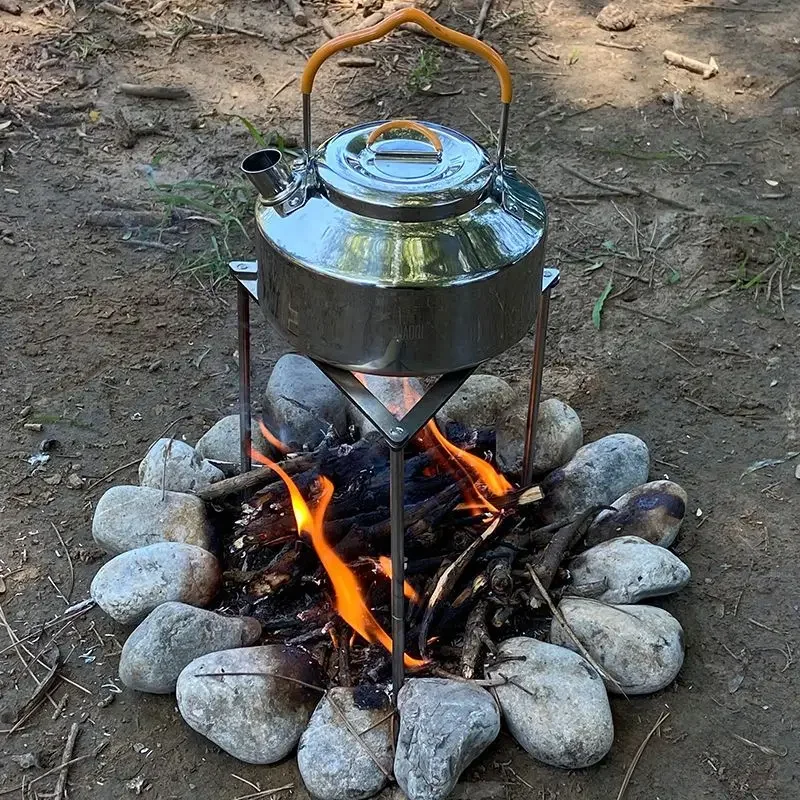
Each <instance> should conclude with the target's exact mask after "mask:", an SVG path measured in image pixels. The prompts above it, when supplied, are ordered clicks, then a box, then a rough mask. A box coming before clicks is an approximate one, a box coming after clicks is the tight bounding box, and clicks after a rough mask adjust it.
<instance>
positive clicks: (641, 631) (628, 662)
mask: <svg viewBox="0 0 800 800" xmlns="http://www.w3.org/2000/svg"><path fill="white" fill-rule="evenodd" d="M559 608H560V610H561V613H562V614H563V615H564V619H565V621H566V623H567V625H569V626H570V628H571V629H572V631H573V632H574V634H575V636H577V638H578V639H579V640H580V641H581V643H582V644H583V646H584V647H585V648H586V650H588V652H589V653H590V655H591V656H592V658H593V659H594V660H595V661H596V662H597V663H598V664H599V665H600V666H601V667H602V668H603V669H604V670H605V671H606V672H607V673H608V674H609V675H610V676H611V677H612V678H614V679H615V680H616V682H617V684H619V685H616V684H615V683H613V682H612V681H608V680H607V681H606V686H607V688H608V690H609V691H610V692H617V693H620V694H621V693H624V694H626V695H634V694H650V693H651V692H657V691H659V690H660V689H663V688H664V687H665V686H669V684H670V683H672V681H674V680H675V677H676V676H677V674H678V672H679V671H680V668H681V666H682V665H683V653H684V642H683V629H682V628H681V626H680V623H679V622H678V620H676V619H675V617H673V616H672V615H671V614H669V613H667V612H666V611H664V610H663V609H661V608H656V607H655V606H631V605H617V606H612V605H606V604H605V603H599V602H597V601H596V600H586V599H582V598H578V597H565V598H564V599H563V600H562V601H561V603H560V604H559ZM550 641H551V642H553V644H559V645H561V646H563V647H568V648H569V649H570V650H575V649H576V645H575V643H574V641H573V640H572V638H571V637H570V636H569V634H568V633H567V632H566V631H565V630H564V628H563V627H562V626H561V624H560V623H559V622H558V620H556V619H553V621H552V624H551V626H550Z"/></svg>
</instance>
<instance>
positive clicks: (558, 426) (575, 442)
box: [497, 397, 583, 475]
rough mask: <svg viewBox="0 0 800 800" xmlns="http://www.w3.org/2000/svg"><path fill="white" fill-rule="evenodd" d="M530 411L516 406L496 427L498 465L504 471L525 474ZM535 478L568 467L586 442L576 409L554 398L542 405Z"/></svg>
mask: <svg viewBox="0 0 800 800" xmlns="http://www.w3.org/2000/svg"><path fill="white" fill-rule="evenodd" d="M527 417H528V409H527V407H523V406H514V407H513V408H511V409H509V410H508V412H507V413H506V414H505V416H504V417H503V418H502V420H501V422H500V425H499V427H498V428H497V464H498V466H499V467H500V469H501V470H502V471H503V472H508V473H512V474H517V473H519V472H521V471H522V459H523V455H524V450H525V429H526V426H527ZM537 419H538V422H537V426H536V444H535V447H534V452H533V471H534V475H544V474H545V473H547V472H550V471H552V470H554V469H556V468H557V467H560V466H562V465H563V464H566V463H567V462H568V461H569V460H570V459H571V458H572V457H573V456H574V455H575V453H576V451H577V450H578V448H579V447H580V446H581V444H582V443H583V427H582V426H581V420H580V417H579V416H578V415H577V413H576V412H575V410H574V409H572V408H571V407H570V406H568V405H567V404H566V403H562V402H561V400H558V399H557V398H555V397H551V398H549V399H548V400H544V401H543V402H542V403H540V404H539V415H538V417H537Z"/></svg>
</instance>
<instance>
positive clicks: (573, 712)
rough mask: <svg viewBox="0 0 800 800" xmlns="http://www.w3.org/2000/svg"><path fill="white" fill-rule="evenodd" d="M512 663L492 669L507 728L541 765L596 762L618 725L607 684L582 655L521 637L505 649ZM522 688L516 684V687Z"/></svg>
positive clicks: (577, 765)
mask: <svg viewBox="0 0 800 800" xmlns="http://www.w3.org/2000/svg"><path fill="white" fill-rule="evenodd" d="M499 655H500V658H501V659H502V658H508V659H510V660H508V661H506V662H504V663H501V664H498V666H496V667H494V668H492V669H489V670H488V675H489V677H490V678H493V679H500V678H501V677H504V678H508V679H510V682H509V683H506V684H504V685H501V686H497V687H496V688H495V690H494V691H495V693H496V695H497V699H498V700H499V702H500V708H501V709H502V711H503V717H504V719H505V721H506V725H507V726H508V729H509V730H510V731H511V734H512V735H513V736H514V738H515V739H516V740H517V742H518V743H519V744H520V746H521V747H523V748H524V749H525V751H526V752H527V753H529V754H530V755H531V756H533V757H534V758H535V759H537V760H538V761H543V762H544V763H545V764H550V765H551V766H554V767H561V768H563V769H582V768H583V767H589V766H591V765H592V764H595V763H597V762H598V761H600V759H601V758H603V757H604V756H605V755H606V753H608V751H609V750H610V749H611V745H612V744H613V743H614V722H613V720H612V718H611V707H610V706H609V703H608V695H607V693H606V689H605V687H604V686H603V681H602V679H601V678H600V676H599V675H598V674H597V672H596V671H595V670H594V668H593V667H591V666H590V665H589V664H588V662H586V661H585V660H584V659H583V658H581V656H579V655H577V654H576V653H573V652H572V651H570V650H566V649H564V648H563V647H556V646H555V645H552V644H547V643H546V642H540V641H538V640H537V639H529V638H527V637H524V636H518V637H516V638H514V639H507V640H506V641H505V642H503V643H502V644H501V645H500V648H499ZM514 684H517V685H514Z"/></svg>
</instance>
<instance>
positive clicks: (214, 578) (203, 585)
mask: <svg viewBox="0 0 800 800" xmlns="http://www.w3.org/2000/svg"><path fill="white" fill-rule="evenodd" d="M221 579H222V576H221V573H220V568H219V562H218V561H217V559H216V558H215V557H214V556H213V555H211V553H209V552H208V551H207V550H203V549H202V548H200V547H195V546H194V545H190V544H178V543H177V542H160V543H159V544H151V545H148V546H147V547H140V548H139V549H137V550H129V551H128V552H127V553H121V554H120V555H118V556H114V558H112V559H111V561H109V562H108V563H107V564H104V565H103V566H102V567H100V569H99V570H98V572H97V574H96V575H95V576H94V580H93V581H92V585H91V587H90V594H91V596H92V598H93V599H94V600H95V602H96V603H97V605H99V606H100V608H102V609H103V611H105V612H106V614H108V616H109V617H111V618H112V619H114V620H116V621H117V622H119V623H121V624H123V625H135V624H137V623H139V622H141V621H142V620H143V619H144V618H145V617H146V616H147V615H148V614H149V613H150V612H151V611H152V610H153V609H154V608H157V607H158V606H160V605H161V604H162V603H167V602H169V601H170V600H175V601H178V602H181V603H188V604H189V605H192V606H207V605H208V604H209V603H210V602H211V601H212V600H213V599H214V597H215V595H216V594H217V591H218V590H219V587H220V582H221Z"/></svg>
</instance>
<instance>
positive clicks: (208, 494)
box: [197, 453, 319, 503]
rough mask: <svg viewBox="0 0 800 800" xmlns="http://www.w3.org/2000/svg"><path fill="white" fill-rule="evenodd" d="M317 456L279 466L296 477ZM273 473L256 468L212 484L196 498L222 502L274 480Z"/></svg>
mask: <svg viewBox="0 0 800 800" xmlns="http://www.w3.org/2000/svg"><path fill="white" fill-rule="evenodd" d="M318 457H319V456H318V454H316V453H307V454H304V455H301V456H297V458H290V459H288V460H286V461H281V462H280V466H281V467H282V468H283V470H284V471H285V472H286V474H287V475H296V474H297V473H298V472H305V471H306V470H307V469H311V468H312V467H313V466H314V464H315V463H316V461H317V459H318ZM274 478H275V473H274V472H273V470H272V468H271V467H258V468H257V469H252V470H250V472H244V473H242V474H241V475H234V476H233V477H232V478H225V479H224V480H221V481H217V482H216V483H212V484H211V485H210V486H207V487H206V488H205V489H201V490H200V491H199V492H197V496H198V497H199V498H200V499H201V500H205V501H206V502H207V503H211V502H214V501H216V500H224V499H225V498H226V497H230V496H231V495H234V494H238V493H239V492H244V491H246V490H247V489H256V488H259V487H261V486H263V485H264V484H266V483H269V482H270V481H272V480H274Z"/></svg>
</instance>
